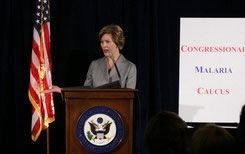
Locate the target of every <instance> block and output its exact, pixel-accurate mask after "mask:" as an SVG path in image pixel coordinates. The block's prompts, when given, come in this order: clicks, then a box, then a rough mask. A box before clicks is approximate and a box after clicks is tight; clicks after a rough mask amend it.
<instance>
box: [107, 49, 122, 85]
mask: <svg viewBox="0 0 245 154" xmlns="http://www.w3.org/2000/svg"><path fill="white" fill-rule="evenodd" d="M109 57H110V58H111V59H112V61H113V64H114V66H115V68H116V71H117V75H118V78H119V82H120V85H121V75H120V72H119V70H118V67H117V64H116V61H115V59H114V55H113V53H112V51H111V50H109Z"/></svg>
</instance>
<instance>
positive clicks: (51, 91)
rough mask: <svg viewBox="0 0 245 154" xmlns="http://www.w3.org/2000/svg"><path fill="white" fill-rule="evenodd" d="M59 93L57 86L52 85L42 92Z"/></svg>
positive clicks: (59, 89)
mask: <svg viewBox="0 0 245 154" xmlns="http://www.w3.org/2000/svg"><path fill="white" fill-rule="evenodd" d="M54 92H57V93H61V88H60V87H58V86H55V85H53V86H52V87H51V88H50V89H47V90H44V93H54Z"/></svg>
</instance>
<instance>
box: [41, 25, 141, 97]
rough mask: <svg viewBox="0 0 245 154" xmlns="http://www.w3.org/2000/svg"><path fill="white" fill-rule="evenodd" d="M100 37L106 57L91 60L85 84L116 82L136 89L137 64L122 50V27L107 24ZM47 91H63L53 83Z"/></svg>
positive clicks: (123, 38) (89, 85)
mask: <svg viewBox="0 0 245 154" xmlns="http://www.w3.org/2000/svg"><path fill="white" fill-rule="evenodd" d="M99 39H100V46H101V49H102V51H103V53H104V57H102V58H99V59H97V60H94V61H92V62H91V64H90V66H89V69H88V72H87V76H86V80H85V82H84V86H86V87H91V88H96V87H106V86H107V87H110V86H113V84H114V83H118V85H119V87H121V88H131V89H135V87H136V76H137V69H136V66H135V64H133V63H132V62H131V61H129V60H127V59H126V58H125V57H124V56H123V55H122V54H121V52H120V51H122V49H123V47H124V44H125V37H124V32H123V30H122V28H121V27H120V26H118V25H115V24H111V25H106V26H105V27H103V28H102V29H101V30H100V32H99ZM45 92H59V93H61V88H60V87H58V86H55V85H53V86H52V88H51V89H49V90H46V91H45Z"/></svg>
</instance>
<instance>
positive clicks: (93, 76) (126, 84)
mask: <svg viewBox="0 0 245 154" xmlns="http://www.w3.org/2000/svg"><path fill="white" fill-rule="evenodd" d="M116 64H117V67H118V70H119V72H120V75H121V87H122V88H131V89H135V86H136V75H137V70H136V66H135V64H133V63H132V62H130V61H129V60H127V59H126V58H125V57H124V56H123V55H122V54H120V57H119V59H118V60H117V61H116ZM117 80H119V77H118V74H117V71H116V68H115V67H113V68H112V69H111V71H110V72H108V70H107V59H106V57H102V58H99V59H97V60H94V61H92V62H91V64H90V66H89V69H88V73H87V78H86V80H85V82H84V86H90V87H98V86H101V85H104V84H107V83H110V82H113V81H117Z"/></svg>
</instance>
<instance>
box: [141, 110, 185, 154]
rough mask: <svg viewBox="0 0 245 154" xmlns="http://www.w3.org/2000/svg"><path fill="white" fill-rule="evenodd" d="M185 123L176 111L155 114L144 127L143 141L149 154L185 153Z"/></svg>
mask: <svg viewBox="0 0 245 154" xmlns="http://www.w3.org/2000/svg"><path fill="white" fill-rule="evenodd" d="M187 137H188V134H187V125H186V123H185V121H183V120H182V119H181V118H180V117H179V116H178V115H177V114H176V113H173V112H168V111H162V112H160V113H158V114H156V115H155V116H154V117H153V118H152V119H151V120H150V122H149V123H148V125H147V127H146V129H145V136H144V138H145V143H146V145H147V148H148V151H149V152H150V154H185V153H186V148H187V141H188V140H187Z"/></svg>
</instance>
